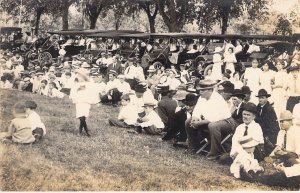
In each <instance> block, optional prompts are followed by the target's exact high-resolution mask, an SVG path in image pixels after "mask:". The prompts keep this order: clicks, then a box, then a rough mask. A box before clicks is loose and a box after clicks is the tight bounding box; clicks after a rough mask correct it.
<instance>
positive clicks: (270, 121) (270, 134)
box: [255, 89, 280, 154]
mask: <svg viewBox="0 0 300 193" xmlns="http://www.w3.org/2000/svg"><path fill="white" fill-rule="evenodd" d="M270 96H271V95H270V94H268V92H267V91H266V90H265V89H260V90H259V91H258V95H257V96H256V97H258V98H259V104H258V105H257V116H256V118H255V121H256V122H257V123H258V124H259V125H260V126H261V128H262V131H263V134H264V139H265V150H266V153H267V154H269V153H271V151H273V148H274V147H275V144H276V139H277V135H278V132H279V130H280V129H279V124H278V122H277V116H276V113H275V111H274V108H273V107H272V105H271V104H270V103H269V101H268V98H269V97H270ZM270 142H271V143H270Z"/></svg>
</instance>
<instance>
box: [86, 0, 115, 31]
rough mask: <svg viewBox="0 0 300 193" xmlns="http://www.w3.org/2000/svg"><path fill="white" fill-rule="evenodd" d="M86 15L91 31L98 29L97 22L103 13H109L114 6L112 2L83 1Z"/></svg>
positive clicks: (106, 0)
mask: <svg viewBox="0 0 300 193" xmlns="http://www.w3.org/2000/svg"><path fill="white" fill-rule="evenodd" d="M81 3H82V6H83V9H84V13H85V15H86V16H87V17H88V19H89V21H90V29H95V28H96V22H97V20H98V17H99V15H100V13H101V12H102V11H107V10H108V8H109V7H110V6H111V5H112V4H113V1H112V0H82V2H81Z"/></svg>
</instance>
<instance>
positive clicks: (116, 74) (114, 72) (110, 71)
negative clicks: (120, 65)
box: [108, 70, 118, 76]
mask: <svg viewBox="0 0 300 193" xmlns="http://www.w3.org/2000/svg"><path fill="white" fill-rule="evenodd" d="M108 74H112V75H114V76H118V73H117V71H115V70H109V72H108Z"/></svg>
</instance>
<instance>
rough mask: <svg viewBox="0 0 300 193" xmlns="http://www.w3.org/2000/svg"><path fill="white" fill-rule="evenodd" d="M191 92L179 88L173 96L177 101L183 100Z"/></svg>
mask: <svg viewBox="0 0 300 193" xmlns="http://www.w3.org/2000/svg"><path fill="white" fill-rule="evenodd" d="M187 94H189V93H188V92H187V91H185V90H178V91H177V92H176V94H175V95H174V96H173V99H175V100H177V101H182V100H184V99H185V96H186V95H187Z"/></svg>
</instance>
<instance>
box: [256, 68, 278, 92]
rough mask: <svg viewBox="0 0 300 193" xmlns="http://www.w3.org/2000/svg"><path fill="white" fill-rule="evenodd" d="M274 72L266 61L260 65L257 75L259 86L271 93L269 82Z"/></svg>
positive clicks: (272, 78)
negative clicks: (259, 71)
mask: <svg viewBox="0 0 300 193" xmlns="http://www.w3.org/2000/svg"><path fill="white" fill-rule="evenodd" d="M274 76H275V72H274V71H273V70H270V66H269V64H268V63H265V64H264V65H263V66H262V72H261V73H260V75H259V83H260V88H261V89H265V90H266V91H267V92H268V93H270V94H272V87H271V83H272V81H273V80H274Z"/></svg>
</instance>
